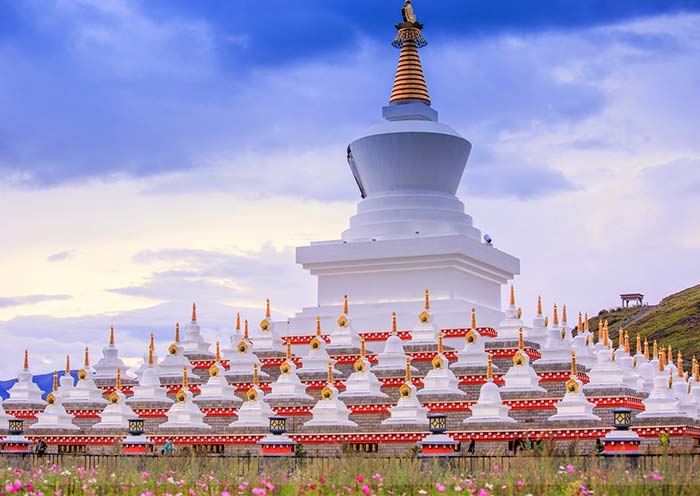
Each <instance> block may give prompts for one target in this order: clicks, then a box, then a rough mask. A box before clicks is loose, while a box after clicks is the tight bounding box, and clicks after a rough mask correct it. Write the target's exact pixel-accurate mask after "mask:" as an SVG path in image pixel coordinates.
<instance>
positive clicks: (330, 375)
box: [328, 362, 333, 384]
mask: <svg viewBox="0 0 700 496" xmlns="http://www.w3.org/2000/svg"><path fill="white" fill-rule="evenodd" d="M328 384H333V362H328Z"/></svg>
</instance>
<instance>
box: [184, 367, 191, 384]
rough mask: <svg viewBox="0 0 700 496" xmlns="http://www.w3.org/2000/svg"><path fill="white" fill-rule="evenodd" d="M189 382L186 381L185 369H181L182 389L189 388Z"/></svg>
mask: <svg viewBox="0 0 700 496" xmlns="http://www.w3.org/2000/svg"><path fill="white" fill-rule="evenodd" d="M189 386H190V384H189V381H188V380H187V367H182V389H185V388H187V387H189Z"/></svg>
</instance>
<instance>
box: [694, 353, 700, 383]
mask: <svg viewBox="0 0 700 496" xmlns="http://www.w3.org/2000/svg"><path fill="white" fill-rule="evenodd" d="M693 375H694V376H695V382H700V367H699V366H698V360H697V359H696V358H695V357H693Z"/></svg>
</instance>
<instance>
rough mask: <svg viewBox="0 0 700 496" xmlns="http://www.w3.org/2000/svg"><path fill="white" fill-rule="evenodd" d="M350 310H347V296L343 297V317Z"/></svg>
mask: <svg viewBox="0 0 700 496" xmlns="http://www.w3.org/2000/svg"><path fill="white" fill-rule="evenodd" d="M349 311H350V309H349V308H348V295H345V296H343V315H347V314H348V313H349Z"/></svg>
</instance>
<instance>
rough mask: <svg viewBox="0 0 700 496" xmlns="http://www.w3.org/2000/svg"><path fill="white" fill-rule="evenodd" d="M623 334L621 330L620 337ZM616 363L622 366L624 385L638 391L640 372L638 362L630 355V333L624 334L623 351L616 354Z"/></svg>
mask: <svg viewBox="0 0 700 496" xmlns="http://www.w3.org/2000/svg"><path fill="white" fill-rule="evenodd" d="M622 334H623V329H622V328H620V335H621V336H622ZM637 338H639V335H637ZM620 339H623V338H622V337H621V338H620ZM637 344H639V342H638V343H637ZM615 361H617V362H618V363H619V364H620V370H622V383H623V384H624V385H625V386H627V387H628V388H630V389H634V390H635V391H638V390H639V371H638V370H637V360H636V359H635V357H633V356H632V355H631V354H630V335H629V333H624V342H623V351H622V353H620V352H619V348H618V351H617V352H616V353H615Z"/></svg>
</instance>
